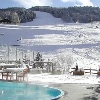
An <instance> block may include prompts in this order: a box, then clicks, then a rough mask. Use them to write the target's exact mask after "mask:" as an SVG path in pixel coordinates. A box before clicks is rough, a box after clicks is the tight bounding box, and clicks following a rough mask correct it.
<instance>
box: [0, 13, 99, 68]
mask: <svg viewBox="0 0 100 100" xmlns="http://www.w3.org/2000/svg"><path fill="white" fill-rule="evenodd" d="M36 15H37V17H36V19H34V21H33V22H28V23H23V24H20V25H5V24H0V33H4V35H0V38H1V39H0V43H1V44H3V45H4V44H6V45H15V44H19V45H21V46H22V47H23V48H28V49H32V50H39V51H40V52H44V53H43V54H44V56H47V55H46V54H48V57H51V56H52V55H56V54H57V53H58V54H59V53H62V54H64V55H67V54H68V53H69V54H71V56H73V57H74V61H75V62H78V64H79V65H80V66H81V67H87V66H88V67H92V66H95V67H96V68H98V67H99V65H100V56H99V54H100V38H99V37H100V28H99V22H93V23H88V24H83V23H64V22H63V21H62V20H61V19H59V18H54V17H53V16H52V15H50V14H48V13H46V12H36ZM97 25H98V28H96V26H97ZM45 53H46V54H45Z"/></svg>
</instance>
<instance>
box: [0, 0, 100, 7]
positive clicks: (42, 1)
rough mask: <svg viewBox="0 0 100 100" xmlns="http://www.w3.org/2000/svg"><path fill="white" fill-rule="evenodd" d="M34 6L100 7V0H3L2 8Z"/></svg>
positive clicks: (0, 4) (0, 3)
mask: <svg viewBox="0 0 100 100" xmlns="http://www.w3.org/2000/svg"><path fill="white" fill-rule="evenodd" d="M32 6H53V7H69V6H97V7H100V0H2V1H1V2H0V8H8V7H25V8H31V7H32Z"/></svg>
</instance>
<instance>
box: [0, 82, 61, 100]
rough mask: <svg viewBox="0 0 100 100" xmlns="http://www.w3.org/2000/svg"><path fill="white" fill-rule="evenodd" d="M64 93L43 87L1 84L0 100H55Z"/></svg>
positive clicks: (11, 83)
mask: <svg viewBox="0 0 100 100" xmlns="http://www.w3.org/2000/svg"><path fill="white" fill-rule="evenodd" d="M62 95H63V91H61V90H59V89H55V88H50V87H45V86H43V85H34V84H28V83H15V82H0V100H55V99H57V98H60V97H61V96H62Z"/></svg>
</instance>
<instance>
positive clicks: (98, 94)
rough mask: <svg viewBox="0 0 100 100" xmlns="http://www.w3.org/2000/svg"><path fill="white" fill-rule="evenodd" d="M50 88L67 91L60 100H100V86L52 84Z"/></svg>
mask: <svg viewBox="0 0 100 100" xmlns="http://www.w3.org/2000/svg"><path fill="white" fill-rule="evenodd" d="M50 86H52V87H55V88H58V89H61V90H63V91H65V94H64V96H62V97H61V98H60V99H59V100H100V90H99V89H100V86H99V85H93V84H50ZM98 87H99V89H98ZM96 90H97V91H96Z"/></svg>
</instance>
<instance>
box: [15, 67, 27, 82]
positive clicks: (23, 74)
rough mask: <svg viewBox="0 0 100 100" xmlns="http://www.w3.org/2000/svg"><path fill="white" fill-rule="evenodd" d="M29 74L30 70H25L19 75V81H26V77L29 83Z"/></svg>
mask: <svg viewBox="0 0 100 100" xmlns="http://www.w3.org/2000/svg"><path fill="white" fill-rule="evenodd" d="M28 72H29V70H28V68H26V69H24V70H23V72H19V73H17V80H19V79H20V80H21V79H23V81H24V79H25V77H26V78H27V81H28ZM20 80H19V81H20Z"/></svg>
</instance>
